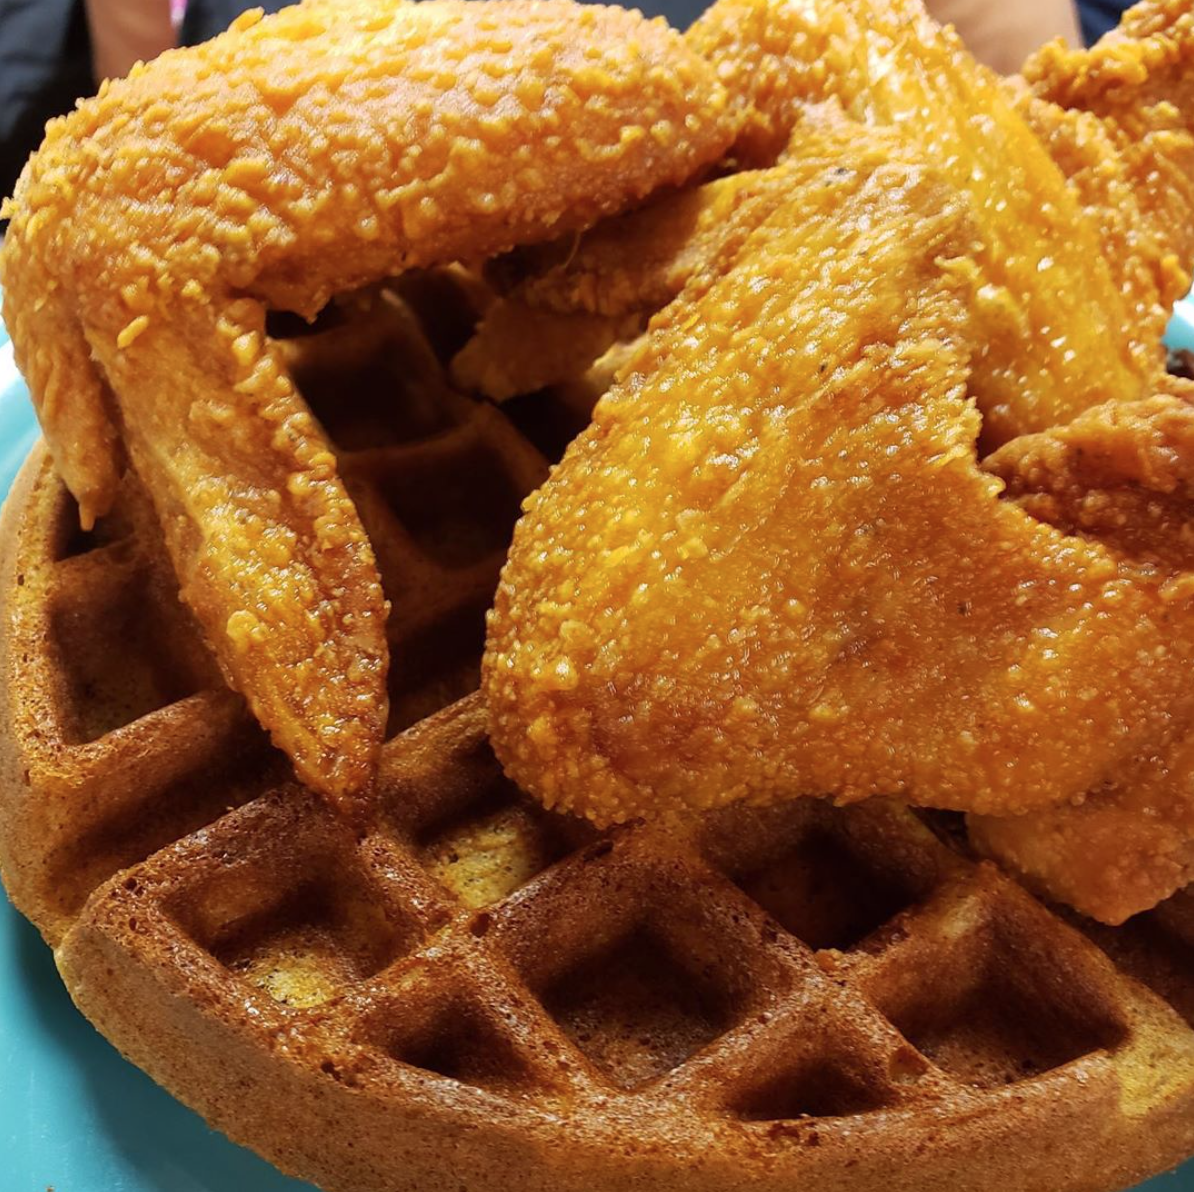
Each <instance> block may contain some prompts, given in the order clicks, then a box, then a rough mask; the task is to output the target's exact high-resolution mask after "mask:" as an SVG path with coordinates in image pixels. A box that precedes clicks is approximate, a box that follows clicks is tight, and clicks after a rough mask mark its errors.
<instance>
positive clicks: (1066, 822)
mask: <svg viewBox="0 0 1194 1192" xmlns="http://www.w3.org/2000/svg"><path fill="white" fill-rule="evenodd" d="M1187 712H1188V709H1187ZM1187 724H1188V720H1187ZM967 826H968V828H969V831H970V839H971V840H972V841H973V843H974V844H975V845H976V846H977V847H978V848H979V849H980V850H981V851H983V852H986V853H987V854H989V855H991V856H993V857H995V858H997V859H998V861H999V862H1000V864H1002V865H1004V866H1006V867H1008V868H1010V869H1011V870H1013V871H1014V872H1015V873H1016V874H1017V875H1018V876H1019V877H1020V879H1021V880H1022V881H1023V882H1025V884H1027V885H1028V886H1030V887H1031V888H1033V889H1035V890H1037V891H1039V892H1040V893H1042V894H1044V895H1045V896H1047V897H1049V898H1052V899H1054V900H1056V901H1060V902H1064V903H1066V904H1067V905H1068V906H1072V907H1074V908H1075V909H1076V910H1078V911H1081V912H1082V913H1083V914H1084V915H1089V916H1090V917H1091V918H1093V919H1097V920H1099V922H1101V923H1109V924H1112V925H1118V924H1120V923H1123V922H1124V921H1125V920H1126V919H1129V918H1131V916H1132V915H1135V914H1138V913H1140V912H1141V911H1146V910H1149V909H1151V908H1152V907H1154V906H1156V905H1157V904H1158V903H1159V902H1161V901H1162V900H1163V899H1165V898H1168V897H1169V896H1170V895H1171V894H1173V893H1174V892H1176V891H1177V890H1180V889H1182V888H1183V887H1184V886H1186V885H1187V884H1188V883H1189V882H1190V881H1191V880H1194V732H1189V731H1188V730H1187V731H1185V732H1182V733H1180V734H1178V735H1177V737H1176V738H1175V740H1174V741H1172V742H1170V743H1169V744H1168V745H1167V746H1165V747H1163V748H1162V749H1160V750H1159V751H1158V752H1157V753H1155V754H1153V755H1151V756H1148V757H1146V758H1144V759H1143V760H1142V761H1140V762H1139V763H1137V764H1136V765H1135V766H1131V767H1128V768H1126V769H1125V770H1124V771H1123V772H1122V773H1121V774H1120V775H1119V776H1118V777H1117V778H1116V780H1115V782H1114V784H1113V785H1111V786H1109V787H1106V788H1103V789H1100V790H1097V791H1094V792H1093V793H1092V794H1090V795H1089V796H1088V797H1087V798H1086V800H1085V801H1084V802H1082V803H1080V804H1078V805H1076V806H1075V805H1072V804H1066V805H1065V806H1063V807H1049V808H1046V809H1045V810H1043V811H1036V812H1032V813H1031V814H1029V815H1024V816H1014V817H1011V818H1008V819H993V818H990V817H985V816H970V817H968V820H967Z"/></svg>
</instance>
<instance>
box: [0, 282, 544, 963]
mask: <svg viewBox="0 0 1194 1192" xmlns="http://www.w3.org/2000/svg"><path fill="white" fill-rule="evenodd" d="M446 350H447V351H449V352H450V351H451V350H453V348H452V345H451V343H449V345H448V346H447V348H446ZM286 351H287V355H288V357H289V363H290V365H291V368H292V370H293V372H294V375H295V379H296V381H297V382H298V383H299V385H300V386H301V387H302V389H303V392H304V394H305V395H306V396H307V397H308V399H309V401H310V402H311V404H312V407H313V408H314V410H315V412H316V413H317V414H318V415H319V417H320V418H321V419H322V420H323V421H324V423H325V425H326V426H327V428H328V430H329V432H330V433H331V435H332V436H333V439H334V442H335V445H336V447H337V450H338V454H339V459H340V466H341V470H342V472H343V474H344V476H345V478H346V481H347V484H348V486H349V488H350V490H351V491H352V493H353V496H354V498H355V500H356V502H357V505H358V508H359V510H360V512H361V516H362V519H363V521H364V522H365V526H366V529H367V530H368V532H369V535H370V538H371V540H372V542H373V544H374V548H375V550H376V553H377V558H378V564H379V569H380V571H381V576H382V582H383V585H384V587H385V589H386V593H387V595H388V597H389V599H390V603H391V612H390V617H389V622H388V630H387V636H388V638H389V645H390V650H391V658H392V663H391V667H390V733H391V735H392V734H393V733H396V732H398V731H400V730H401V729H403V728H406V727H407V726H409V725H410V724H413V723H415V722H416V721H418V720H420V719H421V718H422V717H424V716H426V715H428V714H429V713H431V712H434V711H436V710H437V709H439V708H442V707H443V706H445V705H446V704H448V703H450V702H451V701H452V700H454V699H458V698H460V697H461V696H463V695H464V694H466V693H467V692H469V691H471V690H473V689H474V688H475V687H476V685H477V676H478V673H479V660H480V651H481V646H482V643H483V639H484V632H485V612H486V610H487V609H488V607H489V605H490V603H491V601H492V596H493V591H494V588H495V586H496V584H497V576H498V571H499V569H500V567H501V564H502V561H503V559H504V557H505V550H506V545H507V543H508V540H509V535H510V532H511V530H512V528H513V525H514V521H515V518H516V517H517V514H518V507H519V503H520V501H521V499H522V497H523V496H525V495H526V494H527V493H528V492H530V491H531V489H533V488H534V487H536V486H537V485H538V484H539V483H540V482H541V481H542V480H543V478H544V476H545V475H546V467H547V465H546V463H545V461H544V460H543V458H542V456H541V455H540V454H539V452H538V451H537V450H536V449H535V448H534V447H532V446H531V445H530V443H529V442H528V441H527V440H526V439H525V438H524V437H523V436H522V435H521V434H520V433H519V432H518V431H516V430H515V429H514V427H513V426H512V425H511V424H510V422H509V421H508V420H507V419H506V418H505V417H504V416H503V415H502V414H501V413H499V412H498V411H497V410H496V409H494V408H493V407H492V406H489V405H486V404H482V403H479V402H475V401H472V400H471V399H469V398H467V397H465V396H462V395H461V394H459V393H456V392H454V391H452V390H451V389H449V388H448V386H447V383H446V381H445V379H444V370H443V368H442V366H441V364H440V362H439V359H438V358H437V357H436V355H435V354H434V352H433V350H432V348H431V346H430V343H429V337H428V335H427V333H426V329H425V327H424V325H423V322H422V320H421V319H420V318H418V317H416V315H415V314H414V313H413V311H412V309H411V308H410V307H409V306H408V305H407V304H406V303H405V302H404V301H403V300H402V299H400V298H398V297H397V296H396V295H395V294H393V293H391V292H388V291H382V292H380V293H378V294H371V295H365V296H361V297H358V298H357V299H354V300H352V301H351V302H348V303H346V305H345V306H343V307H342V308H339V309H338V310H337V312H335V313H334V315H333V317H332V319H331V320H330V323H329V325H327V326H321V327H319V328H316V329H315V330H314V331H312V332H309V333H307V334H304V335H302V336H301V337H300V338H297V339H293V340H288V341H286ZM77 526H78V521H77V512H76V510H75V506H74V503H73V501H71V499H70V498H69V496H68V495H67V493H66V491H65V489H64V488H63V486H62V484H61V483H60V481H58V479H57V478H56V476H55V475H54V472H53V469H52V466H51V464H50V461H49V459H48V457H47V456H46V454H45V452H44V450H43V449H41V448H40V447H39V448H38V449H37V450H35V451H34V453H33V455H32V457H31V458H30V460H29V461H28V462H27V464H26V465H25V468H24V469H23V471H22V473H21V475H20V477H19V478H18V480H17V483H16V485H15V486H14V489H13V493H12V496H11V498H10V499H9V501H8V502H7V505H6V507H5V517H4V529H3V532H2V533H0V550H2V552H3V557H2V559H0V568H2V574H3V576H4V579H3V585H4V642H3V645H2V647H0V648H2V650H3V661H2V666H3V674H2V675H0V678H2V683H0V718H2V720H3V728H2V729H0V732H3V733H4V734H6V736H7V740H6V742H5V747H4V748H3V749H2V750H0V769H2V778H3V785H4V790H5V795H4V798H3V800H2V801H0V826H2V831H0V869H2V870H3V872H4V875H5V881H6V885H7V888H8V892H9V895H10V897H12V899H13V900H14V902H16V904H17V905H18V906H19V907H20V909H21V910H22V911H24V913H25V914H26V915H28V916H29V917H30V918H31V919H32V920H33V921H34V922H35V923H37V925H38V926H39V927H40V928H41V929H42V931H43V932H44V933H45V934H46V936H47V937H48V938H49V939H50V940H51V942H53V941H55V940H56V939H57V938H58V937H59V936H60V935H61V933H62V932H63V931H64V930H65V928H66V926H67V924H68V923H69V922H70V921H71V919H72V918H73V917H74V915H75V914H77V913H78V911H79V909H80V908H81V906H82V905H83V902H84V900H85V899H86V896H87V895H88V894H89V893H90V892H91V890H92V889H94V888H95V886H97V885H98V884H100V882H102V881H103V880H105V879H106V878H107V877H109V876H111V874H113V873H115V872H117V871H118V870H120V869H123V868H124V867H126V866H127V865H129V864H131V863H133V862H135V861H139V860H142V859H143V858H144V857H146V856H148V855H149V854H150V853H152V852H153V851H155V850H156V849H158V848H160V847H162V846H163V845H166V844H168V843H170V842H172V841H174V840H177V839H179V838H180V837H181V836H183V835H186V834H187V833H188V832H191V831H194V830H195V829H197V828H199V827H202V826H203V825H204V824H207V823H209V822H211V821H212V820H213V819H215V818H217V817H218V816H219V815H221V814H223V813H224V812H226V811H227V810H229V809H230V808H231V807H234V806H238V805H239V804H241V803H243V802H245V801H247V800H248V799H250V798H252V797H254V796H255V795H258V794H260V793H261V792H262V791H264V790H266V789H268V788H269V787H270V786H271V785H274V784H276V783H277V782H278V781H279V780H280V779H282V778H283V777H285V773H286V771H285V769H284V765H283V762H282V761H281V759H280V758H279V756H278V755H277V754H275V753H274V751H272V750H271V749H270V748H269V747H268V745H267V743H266V742H265V740H264V737H263V735H262V734H261V733H260V732H259V730H257V729H256V727H255V726H254V725H253V724H252V722H251V720H250V718H249V717H248V716H247V715H246V713H245V711H244V709H243V706H242V703H241V701H240V700H239V698H238V697H237V696H235V695H234V694H233V693H232V692H230V691H229V690H228V688H227V687H226V686H225V684H224V682H223V679H222V678H221V676H220V675H219V673H218V672H217V670H216V668H215V665H214V663H213V662H212V661H211V658H210V655H209V652H208V651H207V649H206V648H205V647H204V644H203V642H202V640H201V639H200V636H199V633H198V630H197V628H196V626H195V624H194V622H193V620H192V618H191V617H190V615H189V613H188V612H187V611H186V609H185V608H184V607H183V606H182V604H181V603H180V601H179V599H178V593H177V583H176V581H175V580H174V578H173V575H172V572H171V569H170V566H169V562H168V560H167V559H166V557H165V555H164V547H163V546H162V544H161V541H160V537H159V534H158V531H157V527H156V522H155V520H154V517H153V513H152V510H151V508H150V507H149V504H148V499H147V497H146V496H145V494H144V492H143V491H142V490H140V488H139V486H138V485H137V483H136V481H135V479H134V478H132V477H129V478H128V479H127V481H126V483H125V487H124V489H123V491H122V493H121V495H120V499H119V501H118V503H117V505H116V507H115V509H114V510H113V512H112V513H111V514H110V515H109V516H108V517H106V518H104V519H102V520H101V522H100V523H99V524H98V525H97V527H96V529H95V530H94V531H93V532H92V533H90V534H84V533H82V532H81V531H79V530H78V528H77Z"/></svg>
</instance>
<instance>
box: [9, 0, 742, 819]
mask: <svg viewBox="0 0 1194 1192" xmlns="http://www.w3.org/2000/svg"><path fill="white" fill-rule="evenodd" d="M732 136H733V124H732V122H731V120H730V118H729V116H728V115H727V110H726V100H725V93H724V91H723V89H722V88H721V87H720V85H719V84H718V83H717V81H716V79H715V78H714V76H713V73H712V71H711V69H710V68H709V66H708V65H706V64H705V63H704V62H703V61H702V60H701V59H699V58H698V57H697V56H696V55H695V54H694V53H692V52H691V51H690V50H687V49H686V48H685V46H684V44H683V42H682V41H681V39H680V38H679V36H678V35H677V34H676V33H674V32H673V31H672V30H670V29H669V28H667V26H666V25H665V24H663V23H662V22H648V21H645V20H644V19H643V18H642V17H641V16H639V15H638V14H635V13H631V12H626V11H623V10H621V9H614V8H603V7H587V6H582V5H577V4H573V3H570V2H569V0H506V2H503V3H486V2H481V3H463V2H459V0H429V2H428V3H424V4H410V3H403V2H401V0H353V2H350V3H341V2H331V0H309V2H308V3H304V4H302V5H296V6H295V7H293V8H289V9H286V10H284V11H283V12H281V13H278V14H277V15H275V16H272V17H267V18H264V19H262V18H261V16H260V13H259V12H258V13H250V14H246V15H245V16H244V17H243V18H241V19H240V20H239V21H238V22H237V23H236V24H235V25H234V27H233V29H232V30H231V31H230V32H229V33H228V34H226V35H224V36H222V37H220V38H217V39H215V40H214V41H212V42H209V43H208V44H206V45H203V46H199V47H195V48H192V49H187V50H182V51H177V52H171V53H167V54H165V55H163V56H162V57H161V58H159V59H157V60H156V61H155V62H153V63H151V64H149V65H148V66H146V67H143V68H138V69H135V70H134V71H133V73H132V75H131V76H130V77H129V78H128V79H125V80H121V81H119V82H116V83H112V84H110V85H105V86H104V88H102V89H101V92H100V94H99V96H97V97H96V98H94V99H91V100H88V101H85V102H83V103H82V104H81V105H80V106H79V107H78V109H77V110H76V111H75V112H73V113H72V114H71V115H69V116H67V117H65V118H63V119H61V120H58V121H54V122H52V123H51V125H50V126H49V129H48V132H47V137H46V141H45V143H44V145H43V146H42V148H41V149H40V151H39V152H38V153H37V154H36V155H35V156H34V157H33V158H32V159H31V161H30V163H29V165H28V166H27V168H26V170H25V172H24V174H23V176H22V178H21V180H20V182H19V183H18V186H17V191H16V195H15V197H14V198H13V200H12V202H11V204H10V205H9V206H8V208H7V214H9V215H10V216H11V220H12V222H11V227H10V231H9V234H8V242H7V244H6V246H5V248H4V252H3V258H2V263H0V269H2V278H3V284H4V287H5V305H4V313H5V320H6V322H7V324H8V326H9V328H10V330H11V333H12V338H13V343H14V345H15V348H16V353H17V360H18V363H19V365H20V366H21V368H22V370H23V371H24V372H25V375H26V377H27V378H28V381H29V386H30V390H31V392H32V394H33V398H34V402H35V404H36V406H37V409H38V414H39V417H40V418H41V422H42V426H43V428H44V430H45V433H46V437H47V440H48V442H49V444H50V447H51V450H52V452H53V455H54V460H55V464H56V465H57V467H58V469H59V471H60V473H61V474H62V476H63V479H64V480H65V481H66V484H67V485H68V487H69V488H70V489H71V491H72V492H73V493H74V495H75V496H76V497H77V498H78V500H79V503H80V509H81V516H82V521H83V524H84V526H89V525H90V524H91V522H92V521H93V520H94V518H95V517H97V516H100V515H102V514H103V513H104V512H105V510H106V509H107V508H108V506H109V504H110V502H111V500H112V496H113V493H114V491H115V486H116V481H117V478H118V475H119V471H120V468H121V467H122V449H123V450H124V451H127V455H128V458H129V459H130V460H131V463H132V465H133V466H134V467H135V468H136V470H137V472H138V473H139V474H140V476H141V478H142V479H143V480H144V482H145V484H146V487H147V488H148V490H149V492H150V493H151V495H152V497H153V499H154V504H155V506H156V509H157V512H158V515H159V518H160V520H161V523H162V527H163V530H164V534H165V538H166V542H167V545H168V547H169V549H170V552H171V555H172V558H173V560H174V564H175V568H176V570H177V572H178V575H179V578H180V580H181V584H182V592H183V596H184V598H185V599H186V600H187V601H188V602H189V604H190V605H191V606H192V608H193V609H194V610H195V612H196V613H197V615H198V617H199V620H200V622H201V623H202V625H203V627H204V629H205V631H206V633H207V636H208V639H209V641H210V643H211V645H212V647H213V649H214V650H215V652H216V654H217V656H218V657H219V659H220V662H221V664H222V666H223V668H224V671H225V673H226V674H227V676H228V678H229V680H230V682H231V683H232V684H233V685H234V686H235V687H236V688H238V689H239V690H241V691H242V692H244V694H245V695H246V696H247V698H248V701H249V703H250V705H251V707H252V709H253V711H254V713H255V714H256V715H257V717H258V719H259V720H261V722H262V723H263V724H264V725H265V726H266V727H267V728H268V729H269V730H270V731H271V733H272V735H273V737H274V740H275V742H276V743H277V744H278V745H280V746H281V747H282V748H283V749H284V750H286V752H287V753H289V754H290V756H291V757H292V759H293V760H294V762H295V765H296V768H297V770H298V773H299V775H300V777H302V778H303V779H304V780H306V781H307V782H309V783H310V784H311V785H313V786H315V787H317V788H319V789H322V790H324V791H326V792H328V793H329V794H331V795H333V796H334V797H336V798H338V799H341V800H343V799H348V798H351V797H352V796H354V795H355V794H357V793H358V792H360V791H361V790H362V788H364V787H366V786H367V785H368V783H369V782H370V780H371V777H372V775H373V773H374V771H375V767H376V761H377V755H378V750H379V748H380V743H381V737H382V733H383V731H384V726H385V722H386V696H385V691H386V688H385V670H386V665H387V651H386V643H385V636H384V622H385V617H386V609H385V604H384V599H383V596H382V592H381V587H380V584H379V582H378V579H377V574H376V568H375V566H374V560H373V557H372V553H371V548H370V546H369V543H368V541H367V539H366V536H365V534H364V531H363V530H362V528H361V525H360V522H359V520H358V518H357V516H356V511H355V510H354V508H353V506H352V503H351V501H350V500H349V498H348V496H347V494H346V493H345V491H344V488H343V485H342V484H341V482H340V480H339V478H338V476H337V471H336V461H335V457H334V454H333V452H332V450H331V448H330V446H329V444H328V442H327V440H326V437H325V435H324V433H323V430H322V428H321V427H319V426H318V425H317V423H316V422H315V420H314V419H313V417H312V415H311V413H310V411H309V410H308V409H307V407H306V405H305V403H304V402H303V400H302V398H301V396H300V395H299V394H298V393H297V392H296V390H295V388H294V386H293V384H292V382H291V380H290V378H289V377H288V375H287V373H286V370H285V367H284V361H283V358H282V356H281V355H280V354H279V352H278V350H277V348H276V346H275V345H274V344H273V343H272V342H271V341H270V340H269V338H268V337H267V336H266V334H265V312H266V308H267V307H269V308H275V309H283V310H289V311H296V312H298V313H299V314H302V315H305V316H313V315H314V314H315V313H316V312H317V311H318V310H319V309H320V308H321V307H322V306H323V305H324V304H325V303H326V302H327V300H328V299H329V298H330V297H331V296H332V295H333V294H335V293H337V292H338V291H343V290H348V289H352V288H354V287H357V286H361V285H363V284H365V283H368V282H371V281H375V280H378V279H380V278H384V277H387V276H390V275H392V274H394V273H396V272H400V271H401V270H403V269H405V268H409V267H413V266H418V265H428V264H433V263H437V262H450V261H453V260H455V259H458V258H474V257H475V258H483V257H485V256H488V255H491V254H493V253H497V252H501V251H505V250H508V249H510V248H511V247H513V246H514V245H516V244H518V243H521V242H522V241H524V240H534V239H537V238H544V237H547V236H549V235H552V234H555V233H559V232H563V231H566V230H569V229H575V228H578V227H583V226H585V225H586V224H588V223H591V222H593V221H594V220H596V219H597V218H599V217H600V216H602V215H606V214H610V213H613V212H616V211H618V210H621V209H622V208H623V207H624V206H626V205H628V204H631V203H633V202H635V201H637V200H640V199H642V198H643V197H644V196H645V195H647V194H648V193H650V192H651V191H652V190H653V189H654V188H656V187H657V186H660V185H664V184H677V183H680V182H682V181H683V180H685V179H686V178H687V177H688V176H689V175H691V174H692V173H693V172H694V171H695V170H697V169H698V168H700V167H701V166H702V165H703V164H705V163H707V162H709V161H711V160H714V159H716V158H717V157H718V156H719V155H720V154H721V153H722V152H723V151H724V149H725V148H726V146H727V144H728V143H729V141H730V140H731V139H732ZM395 665H398V666H401V665H402V660H401V659H398V660H396V663H395Z"/></svg>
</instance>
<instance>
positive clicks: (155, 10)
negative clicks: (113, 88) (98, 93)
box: [87, 0, 174, 82]
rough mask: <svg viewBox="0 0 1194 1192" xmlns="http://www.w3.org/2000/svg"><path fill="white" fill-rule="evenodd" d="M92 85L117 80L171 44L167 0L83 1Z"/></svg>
mask: <svg viewBox="0 0 1194 1192" xmlns="http://www.w3.org/2000/svg"><path fill="white" fill-rule="evenodd" d="M87 23H88V26H89V27H90V29H91V61H92V64H93V67H94V70H95V79H96V82H99V81H100V80H102V79H119V78H122V77H123V76H124V75H126V74H128V72H129V69H130V68H131V67H132V65H133V63H134V62H138V61H140V62H148V61H149V60H150V59H151V58H156V57H157V56H158V54H160V53H161V52H162V51H163V50H165V49H168V48H169V47H170V46H172V45H174V24H173V22H172V20H171V16H170V0H87Z"/></svg>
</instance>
